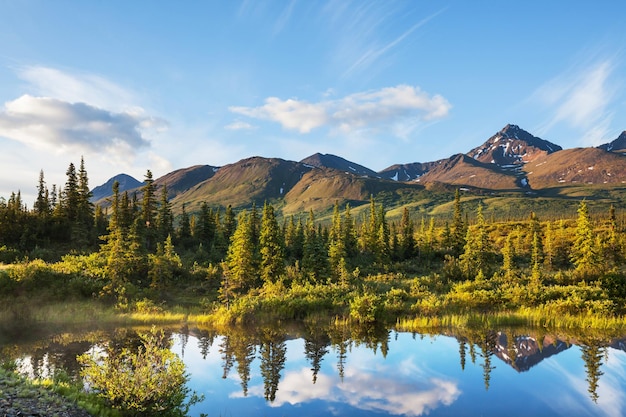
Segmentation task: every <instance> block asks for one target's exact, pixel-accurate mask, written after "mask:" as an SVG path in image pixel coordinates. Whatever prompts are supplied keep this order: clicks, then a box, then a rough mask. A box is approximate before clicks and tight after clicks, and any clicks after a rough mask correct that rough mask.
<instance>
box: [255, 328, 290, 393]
mask: <svg viewBox="0 0 626 417" xmlns="http://www.w3.org/2000/svg"><path fill="white" fill-rule="evenodd" d="M259 353H260V355H261V375H262V376H263V385H264V387H265V399H266V400H268V401H274V400H275V399H276V391H278V382H279V381H280V372H281V371H282V370H283V368H284V367H285V358H286V355H287V345H286V344H285V335H283V334H282V333H280V332H277V331H273V330H270V329H264V331H263V332H262V335H261V347H260V348H259Z"/></svg>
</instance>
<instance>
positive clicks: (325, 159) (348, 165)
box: [300, 152, 379, 178]
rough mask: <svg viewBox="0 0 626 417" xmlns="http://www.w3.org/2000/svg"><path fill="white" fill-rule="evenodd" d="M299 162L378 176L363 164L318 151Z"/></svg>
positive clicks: (356, 173)
mask: <svg viewBox="0 0 626 417" xmlns="http://www.w3.org/2000/svg"><path fill="white" fill-rule="evenodd" d="M300 163H301V164H306V165H310V166H312V167H316V168H322V167H324V168H332V169H338V170H340V171H345V172H349V173H351V174H355V175H365V176H368V177H374V178H378V177H379V175H378V173H377V172H376V171H373V170H371V169H369V168H366V167H364V166H363V165H359V164H355V163H354V162H350V161H348V160H347V159H343V158H341V157H339V156H336V155H330V154H321V153H319V152H318V153H316V154H313V155H311V156H309V157H307V158H305V159H303V160H302V161H300Z"/></svg>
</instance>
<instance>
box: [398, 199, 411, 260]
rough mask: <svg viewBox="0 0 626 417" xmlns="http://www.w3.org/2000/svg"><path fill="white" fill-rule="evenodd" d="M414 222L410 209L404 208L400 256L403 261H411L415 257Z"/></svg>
mask: <svg viewBox="0 0 626 417" xmlns="http://www.w3.org/2000/svg"><path fill="white" fill-rule="evenodd" d="M413 233H414V228H413V221H412V220H411V217H410V215H409V209H408V208H407V207H404V210H403V211H402V219H401V220H400V242H399V243H400V254H401V255H400V256H401V258H402V259H410V258H412V257H413V256H414V255H415V236H414V234H413Z"/></svg>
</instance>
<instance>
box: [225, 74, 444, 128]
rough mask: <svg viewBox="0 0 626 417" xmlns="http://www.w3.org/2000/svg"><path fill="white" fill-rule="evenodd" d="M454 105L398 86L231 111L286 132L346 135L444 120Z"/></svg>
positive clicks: (271, 99) (273, 101) (277, 101)
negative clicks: (320, 131) (321, 130)
mask: <svg viewBox="0 0 626 417" xmlns="http://www.w3.org/2000/svg"><path fill="white" fill-rule="evenodd" d="M451 107H452V106H451V105H450V103H449V102H448V101H447V100H446V99H445V98H444V97H442V96H440V95H434V96H431V95H429V94H428V93H426V92H424V91H422V90H421V89H420V88H419V87H414V86H409V85H398V86H396V87H387V88H383V89H380V90H375V91H368V92H361V93H355V94H351V95H349V96H346V97H343V98H340V99H335V100H326V101H320V102H317V103H311V102H307V101H304V100H298V99H287V100H281V99H280V98H277V97H269V98H267V99H266V100H265V104H264V105H262V106H258V107H242V106H231V107H229V110H230V111H231V112H233V113H236V114H241V115H244V116H247V117H251V118H255V119H259V120H268V121H272V122H277V123H279V124H280V125H281V126H282V127H283V128H284V129H288V130H295V131H298V132H300V133H309V132H311V131H312V130H314V129H317V128H322V127H327V128H330V129H333V130H338V131H340V132H342V133H350V132H354V131H357V130H361V129H374V128H377V127H384V126H386V127H392V128H393V127H394V126H396V125H399V124H402V125H404V126H406V125H407V121H411V120H412V121H433V120H438V119H441V118H444V117H446V116H447V115H448V113H449V111H450V109H451Z"/></svg>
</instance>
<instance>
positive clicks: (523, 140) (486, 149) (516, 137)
mask: <svg viewBox="0 0 626 417" xmlns="http://www.w3.org/2000/svg"><path fill="white" fill-rule="evenodd" d="M561 149H562V148H561V147H560V146H559V145H556V144H554V143H552V142H548V141H547V140H543V139H541V138H538V137H536V136H533V135H531V134H530V133H528V132H527V131H525V130H524V129H521V128H520V127H519V126H517V125H514V124H507V125H506V126H505V127H504V128H503V129H502V130H500V131H499V132H498V133H496V134H495V135H493V136H492V137H490V138H489V139H487V141H486V142H485V143H483V144H482V145H481V146H479V147H477V148H474V149H472V150H471V151H469V152H468V153H467V155H468V156H470V157H472V158H474V159H476V160H477V161H480V162H483V163H487V164H489V163H491V164H496V165H500V166H508V165H521V164H525V163H527V162H530V161H532V160H534V159H536V158H537V157H539V156H541V155H546V154H549V153H552V152H556V151H560V150H561Z"/></svg>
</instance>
